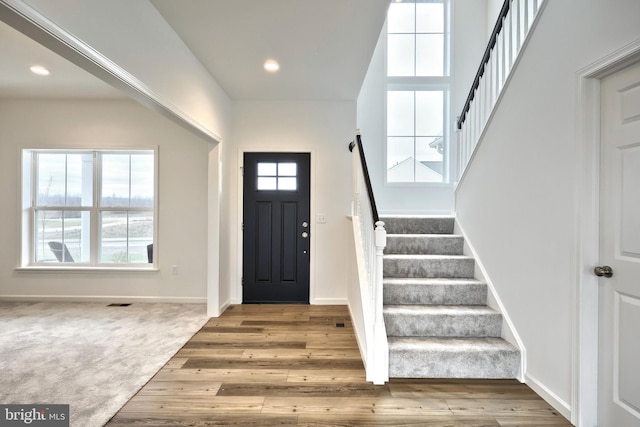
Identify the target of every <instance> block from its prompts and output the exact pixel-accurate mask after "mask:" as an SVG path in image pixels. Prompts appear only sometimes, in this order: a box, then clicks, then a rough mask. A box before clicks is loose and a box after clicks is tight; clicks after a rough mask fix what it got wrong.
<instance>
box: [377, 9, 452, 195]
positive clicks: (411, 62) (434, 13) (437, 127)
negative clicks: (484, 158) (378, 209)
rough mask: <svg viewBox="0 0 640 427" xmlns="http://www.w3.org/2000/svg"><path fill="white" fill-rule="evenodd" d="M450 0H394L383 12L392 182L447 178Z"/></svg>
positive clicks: (389, 160)
mask: <svg viewBox="0 0 640 427" xmlns="http://www.w3.org/2000/svg"><path fill="white" fill-rule="evenodd" d="M448 46H449V43H448V1H447V0H404V1H402V2H392V3H391V5H390V6H389V12H388V16H387V112H386V113H387V156H386V159H387V161H386V169H387V174H386V180H387V182H390V183H393V182H395V183H413V182H419V183H439V182H444V181H446V176H447V170H448V168H447V165H446V158H447V151H448V134H449V132H448V129H447V123H448V96H449V76H448V74H449V72H448V70H449V64H448V62H449V61H448V58H449V55H448Z"/></svg>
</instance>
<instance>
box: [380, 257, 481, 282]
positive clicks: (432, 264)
mask: <svg viewBox="0 0 640 427" xmlns="http://www.w3.org/2000/svg"><path fill="white" fill-rule="evenodd" d="M473 269H474V261H473V259H470V258H463V259H414V258H402V259H397V258H396V259H393V258H385V259H384V267H383V271H384V276H385V277H411V278H413V277H426V278H436V277H441V278H472V277H473V273H474V272H473Z"/></svg>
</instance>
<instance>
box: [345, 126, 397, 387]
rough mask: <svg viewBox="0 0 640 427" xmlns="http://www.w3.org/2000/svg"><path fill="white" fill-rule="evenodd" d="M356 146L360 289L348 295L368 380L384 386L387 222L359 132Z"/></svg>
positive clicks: (355, 229)
mask: <svg viewBox="0 0 640 427" xmlns="http://www.w3.org/2000/svg"><path fill="white" fill-rule="evenodd" d="M356 145H358V151H357V152H355V153H353V158H352V162H353V200H352V205H351V218H352V223H353V237H354V246H355V255H356V265H357V271H358V280H357V281H356V283H353V286H356V287H357V290H356V292H354V293H351V292H349V294H350V295H353V298H354V299H353V304H354V305H353V307H354V310H353V312H352V318H353V320H354V331H355V333H356V337H357V341H358V346H359V347H360V351H361V353H362V358H363V361H364V364H365V369H366V379H367V381H371V382H373V383H374V384H384V383H385V382H387V381H388V380H389V343H388V341H387V332H386V329H385V325H384V315H383V311H382V307H383V287H384V286H383V272H382V270H383V257H384V248H385V247H386V246H387V232H386V230H385V229H384V222H382V221H380V217H379V216H378V209H377V208H376V204H375V198H374V196H373V189H372V187H371V178H370V176H369V170H368V168H367V162H366V161H365V158H364V149H363V147H362V139H361V137H360V132H357V133H356V138H355V139H354V141H353V142H351V143H350V144H349V151H351V152H353V148H354V147H355V146H356ZM356 157H359V158H356ZM365 188H366V190H365ZM365 191H366V192H367V194H365ZM356 295H357V296H356Z"/></svg>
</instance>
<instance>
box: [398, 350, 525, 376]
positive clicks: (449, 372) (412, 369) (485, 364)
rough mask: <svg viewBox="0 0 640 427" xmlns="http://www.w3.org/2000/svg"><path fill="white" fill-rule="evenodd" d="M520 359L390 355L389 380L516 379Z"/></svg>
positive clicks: (507, 354) (512, 355) (513, 355)
mask: <svg viewBox="0 0 640 427" xmlns="http://www.w3.org/2000/svg"><path fill="white" fill-rule="evenodd" d="M519 366H520V355H519V353H518V352H517V351H497V352H478V353H467V352H459V353H452V352H438V351H425V352H418V353H416V352H408V351H393V350H391V351H390V352H389V376H390V377H395V378H516V377H517V376H518V375H519V371H520V369H519Z"/></svg>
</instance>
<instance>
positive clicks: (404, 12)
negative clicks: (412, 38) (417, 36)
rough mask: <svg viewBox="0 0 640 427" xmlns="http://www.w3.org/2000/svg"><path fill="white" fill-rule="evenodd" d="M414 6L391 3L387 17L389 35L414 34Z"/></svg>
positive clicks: (411, 4)
mask: <svg viewBox="0 0 640 427" xmlns="http://www.w3.org/2000/svg"><path fill="white" fill-rule="evenodd" d="M415 21H416V19H415V4H413V3H391V4H390V5H389V12H388V15H387V28H388V30H387V31H388V32H389V33H415Z"/></svg>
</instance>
